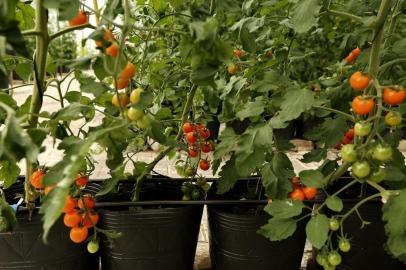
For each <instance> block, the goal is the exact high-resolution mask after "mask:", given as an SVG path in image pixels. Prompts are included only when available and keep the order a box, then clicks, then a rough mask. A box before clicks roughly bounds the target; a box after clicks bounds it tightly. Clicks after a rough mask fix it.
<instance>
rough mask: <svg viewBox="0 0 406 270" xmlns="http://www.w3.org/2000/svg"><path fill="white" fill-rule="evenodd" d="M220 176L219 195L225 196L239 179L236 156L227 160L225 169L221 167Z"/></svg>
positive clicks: (218, 181)
mask: <svg viewBox="0 0 406 270" xmlns="http://www.w3.org/2000/svg"><path fill="white" fill-rule="evenodd" d="M219 175H220V177H219V179H218V180H217V184H218V185H217V194H223V193H226V192H227V191H229V190H230V189H231V188H232V187H233V186H234V185H235V183H237V181H238V179H239V176H238V174H237V171H236V168H235V158H234V156H233V157H231V159H229V160H227V162H226V163H225V164H224V165H223V167H221V171H220V172H219Z"/></svg>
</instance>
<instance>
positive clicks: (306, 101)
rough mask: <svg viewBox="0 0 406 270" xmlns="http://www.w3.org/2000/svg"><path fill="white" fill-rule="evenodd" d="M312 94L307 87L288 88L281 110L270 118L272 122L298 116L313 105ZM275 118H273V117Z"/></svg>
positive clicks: (288, 119)
mask: <svg viewBox="0 0 406 270" xmlns="http://www.w3.org/2000/svg"><path fill="white" fill-rule="evenodd" d="M313 102H314V94H313V92H312V91H310V90H308V89H289V90H288V91H286V94H285V95H284V97H283V101H282V103H281V106H280V107H281V110H280V111H279V113H278V114H277V115H276V116H274V117H273V118H272V120H273V121H274V122H279V121H281V122H287V121H290V120H293V119H296V118H298V117H299V116H300V115H301V114H302V113H303V112H305V111H307V110H309V109H310V108H311V107H312V106H313ZM274 118H275V119H274Z"/></svg>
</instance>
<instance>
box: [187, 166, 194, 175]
mask: <svg viewBox="0 0 406 270" xmlns="http://www.w3.org/2000/svg"><path fill="white" fill-rule="evenodd" d="M185 174H186V176H192V175H194V174H195V170H194V169H193V167H192V166H186V168H185Z"/></svg>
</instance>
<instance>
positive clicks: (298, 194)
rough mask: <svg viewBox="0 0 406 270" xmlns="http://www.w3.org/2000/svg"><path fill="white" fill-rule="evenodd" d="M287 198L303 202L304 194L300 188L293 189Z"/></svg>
mask: <svg viewBox="0 0 406 270" xmlns="http://www.w3.org/2000/svg"><path fill="white" fill-rule="evenodd" d="M289 198H290V199H292V200H296V201H301V202H303V201H304V199H305V195H304V193H303V191H301V190H300V189H295V190H293V191H292V192H291V193H290V194H289Z"/></svg>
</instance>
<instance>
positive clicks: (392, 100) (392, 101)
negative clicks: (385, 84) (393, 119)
mask: <svg viewBox="0 0 406 270" xmlns="http://www.w3.org/2000/svg"><path fill="white" fill-rule="evenodd" d="M405 98H406V91H405V90H404V89H401V90H399V91H396V90H394V89H391V88H385V89H384V90H383V101H384V102H385V103H386V104H388V105H392V106H395V105H399V104H400V103H402V102H403V101H404V100H405Z"/></svg>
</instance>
